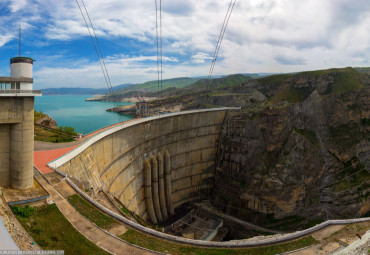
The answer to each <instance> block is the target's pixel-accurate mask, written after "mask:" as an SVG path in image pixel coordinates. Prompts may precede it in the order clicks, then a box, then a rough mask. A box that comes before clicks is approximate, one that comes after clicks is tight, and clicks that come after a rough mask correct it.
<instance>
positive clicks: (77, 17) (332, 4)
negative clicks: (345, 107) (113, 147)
mask: <svg viewBox="0 0 370 255" xmlns="http://www.w3.org/2000/svg"><path fill="white" fill-rule="evenodd" d="M79 1H81V0H79ZM80 3H81V2H80ZM229 3H230V1H229V0H217V1H215V0H201V1H200V0H162V45H163V79H169V78H175V77H194V76H203V75H208V72H209V68H210V65H211V62H212V56H213V52H214V50H215V47H216V44H217V40H218V36H219V33H220V30H221V27H222V23H223V20H224V17H225V15H226V11H227V9H228V6H229ZM85 4H86V7H87V9H88V11H89V14H90V18H91V20H92V22H93V25H94V27H95V29H96V34H97V36H98V39H99V42H100V46H101V50H102V53H103V56H104V58H105V61H106V66H107V69H108V73H109V76H110V80H111V83H112V85H113V86H115V85H119V84H126V83H141V82H145V81H148V80H155V79H157V58H156V56H157V51H156V50H157V41H156V29H155V28H156V12H155V1H153V0H152V1H149V0H134V1H133V0H104V1H103V0H85ZM157 4H158V6H159V0H157ZM20 17H22V18H21V19H20ZM20 20H21V24H22V25H21V26H22V53H21V55H22V56H27V57H32V58H33V59H35V60H36V61H35V62H34V89H42V88H53V87H89V88H104V87H106V84H105V80H104V76H103V73H102V71H101V69H100V65H99V61H98V58H97V56H96V53H95V50H94V47H93V44H92V42H91V39H90V37H89V33H88V30H87V29H86V26H85V23H84V20H83V18H82V15H81V13H80V10H79V9H78V6H77V4H76V2H75V1H73V0H68V1H67V0H0V76H9V75H10V67H9V59H10V58H11V57H14V56H17V55H18V28H19V23H20ZM369 27H370V2H369V0H325V1H323V0H302V1H297V0H237V1H236V4H235V7H234V10H233V13H232V15H231V18H230V21H229V23H228V27H227V30H226V33H225V36H224V38H223V41H222V45H221V48H220V51H219V56H218V59H217V62H216V65H215V68H214V72H213V73H214V74H215V75H226V74H235V73H281V72H298V71H305V70H318V69H327V68H334V67H347V66H354V67H364V66H366V67H368V66H370V32H369Z"/></svg>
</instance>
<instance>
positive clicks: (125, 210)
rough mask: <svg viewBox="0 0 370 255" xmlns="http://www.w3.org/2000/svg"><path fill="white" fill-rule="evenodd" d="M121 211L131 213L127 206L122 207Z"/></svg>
mask: <svg viewBox="0 0 370 255" xmlns="http://www.w3.org/2000/svg"><path fill="white" fill-rule="evenodd" d="M121 211H122V212H123V213H124V214H126V215H131V213H130V211H129V210H127V209H126V207H122V208H121Z"/></svg>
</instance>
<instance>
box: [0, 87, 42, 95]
mask: <svg viewBox="0 0 370 255" xmlns="http://www.w3.org/2000/svg"><path fill="white" fill-rule="evenodd" d="M4 94H5V95H8V94H32V95H35V96H41V94H42V93H41V90H24V89H0V95H4Z"/></svg>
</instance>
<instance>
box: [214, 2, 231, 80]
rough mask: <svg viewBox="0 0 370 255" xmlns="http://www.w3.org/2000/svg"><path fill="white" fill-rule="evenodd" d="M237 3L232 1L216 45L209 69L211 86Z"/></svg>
mask: <svg viewBox="0 0 370 255" xmlns="http://www.w3.org/2000/svg"><path fill="white" fill-rule="evenodd" d="M235 3H236V0H230V3H229V7H228V9H227V12H226V16H225V18H224V22H223V25H222V28H221V31H220V34H219V36H218V41H217V44H216V49H215V52H214V54H213V58H212V63H211V66H210V68H209V72H208V84H211V78H212V74H213V70H214V67H215V64H216V60H217V56H218V53H219V51H220V48H221V43H222V40H223V38H224V35H225V31H226V27H227V25H228V24H229V20H230V17H231V13H232V11H233V9H234V6H235Z"/></svg>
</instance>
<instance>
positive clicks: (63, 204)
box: [36, 175, 155, 255]
mask: <svg viewBox="0 0 370 255" xmlns="http://www.w3.org/2000/svg"><path fill="white" fill-rule="evenodd" d="M36 178H37V180H38V181H39V182H40V184H41V185H42V186H43V187H44V188H45V189H46V191H47V192H48V193H49V194H50V196H51V198H52V199H53V201H54V202H55V204H56V205H57V206H58V208H59V210H60V211H61V212H62V213H63V215H64V217H66V219H67V220H68V221H69V222H70V223H71V224H72V225H73V226H74V227H75V228H76V229H77V230H78V231H79V232H80V233H81V234H83V235H84V236H85V237H86V238H87V239H89V240H90V241H91V242H93V243H95V244H96V245H98V246H99V247H101V248H102V249H104V250H106V251H109V252H110V253H113V254H128V255H134V254H155V253H152V252H150V251H146V250H143V249H140V248H136V247H134V246H131V245H129V244H127V243H125V242H123V240H120V239H117V238H115V237H113V236H111V235H109V234H108V233H106V232H104V231H103V230H101V229H100V228H98V227H97V226H96V225H94V224H92V223H91V222H90V221H88V220H87V219H86V218H84V217H83V216H81V214H79V213H78V212H77V211H76V209H75V208H74V207H73V206H72V205H70V204H69V203H68V201H67V200H66V199H65V198H64V197H62V196H61V195H60V194H59V193H58V192H57V191H56V190H55V189H54V188H53V187H52V186H51V185H50V184H49V183H47V182H46V180H45V179H44V177H43V176H41V175H40V176H37V177H36Z"/></svg>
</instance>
